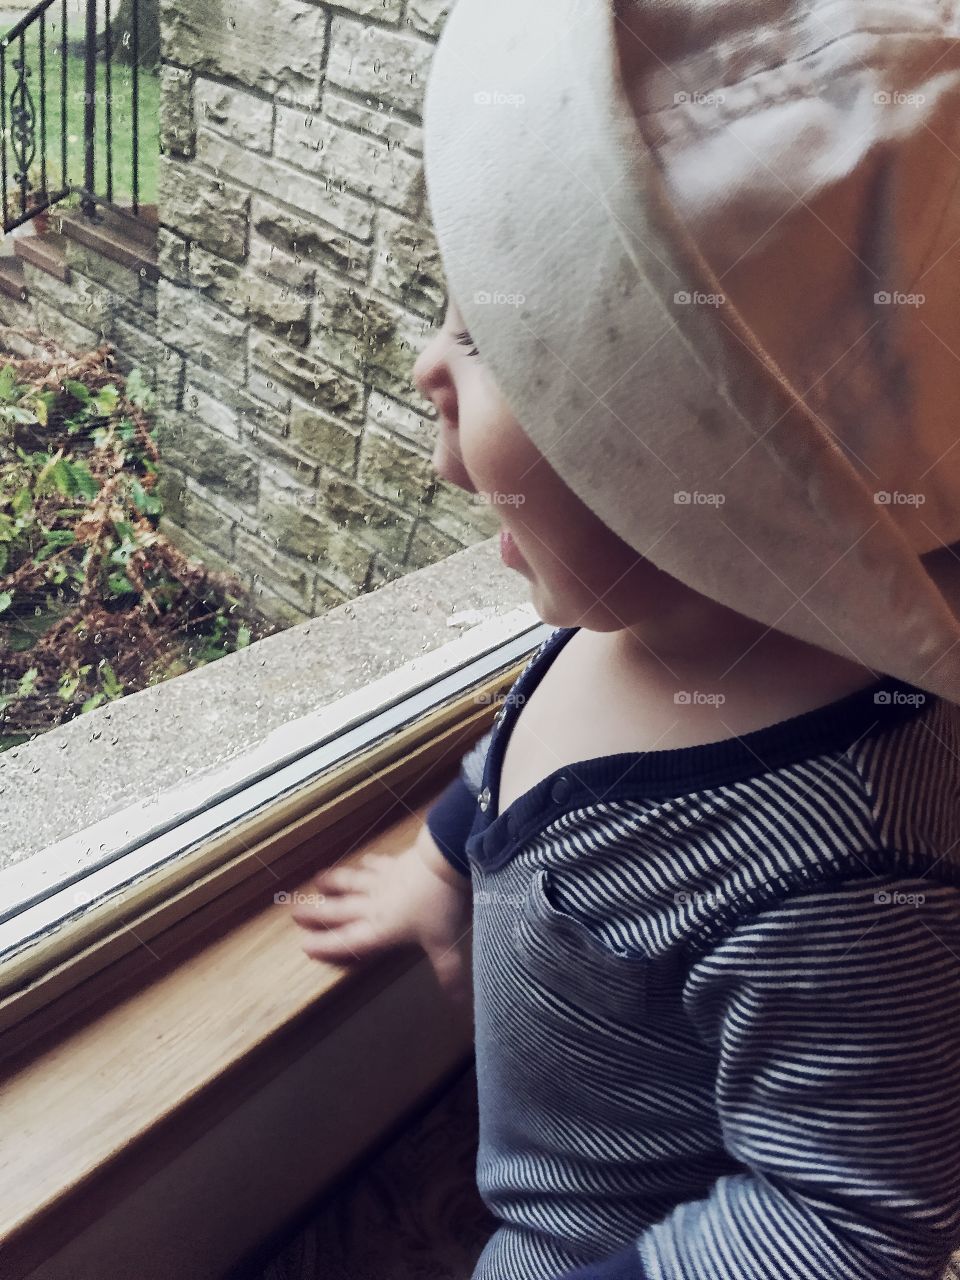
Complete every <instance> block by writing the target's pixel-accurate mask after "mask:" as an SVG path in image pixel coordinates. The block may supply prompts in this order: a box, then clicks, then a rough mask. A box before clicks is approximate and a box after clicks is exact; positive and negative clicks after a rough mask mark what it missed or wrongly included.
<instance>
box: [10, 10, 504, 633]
mask: <svg viewBox="0 0 960 1280" xmlns="http://www.w3.org/2000/svg"><path fill="white" fill-rule="evenodd" d="M160 3H161V37H162V39H161V44H162V61H161V68H160V77H161V107H160V121H159V126H160V145H161V151H162V154H161V155H160V157H159V174H158V191H157V210H158V216H159V233H158V235H159V239H158V245H157V256H158V263H159V269H160V278H159V279H158V280H157V281H152V280H150V279H147V278H144V277H143V276H142V275H140V274H138V273H137V272H136V271H135V270H133V269H131V268H125V267H123V266H120V265H118V263H116V262H112V261H110V260H109V259H107V258H106V257H104V256H103V255H102V254H100V253H99V252H98V251H97V250H95V249H92V248H89V247H86V246H83V245H79V244H77V243H75V242H67V243H66V252H67V258H66V260H67V262H68V263H69V266H70V270H71V273H72V275H71V280H70V282H69V283H63V282H61V281H60V280H58V279H56V278H54V277H53V276H51V275H49V274H47V273H45V272H44V271H42V270H40V269H39V268H37V267H35V266H33V265H32V264H30V263H25V264H24V272H25V283H26V284H27V286H28V291H29V301H28V302H27V303H20V302H17V301H13V300H11V299H9V298H0V325H2V326H4V327H3V329H2V339H0V345H5V346H7V347H8V348H10V349H13V350H19V351H30V350H33V349H34V347H33V344H32V342H31V340H30V337H29V334H30V331H31V329H33V328H36V329H37V330H39V331H40V333H41V334H42V335H43V336H44V337H45V338H46V339H47V340H53V341H54V342H56V343H57V344H58V345H60V346H62V347H63V348H65V349H67V350H72V351H82V350H88V349H90V348H91V347H94V346H96V345H97V344H98V343H99V342H101V341H102V340H104V339H109V340H110V341H112V342H113V343H114V344H115V345H116V347H117V350H118V363H119V365H120V367H121V368H122V369H123V370H124V371H128V370H129V368H130V367H132V366H133V365H139V366H141V367H142V368H143V370H144V374H145V376H146V377H147V378H148V380H150V381H151V384H152V385H153V386H154V388H155V389H156V391H157V396H158V403H157V421H158V433H157V435H158V441H159V444H160V446H161V450H162V457H163V480H162V485H161V490H160V492H161V496H162V497H163V500H164V505H165V517H164V523H163V526H162V527H163V528H164V530H165V532H167V533H168V535H169V536H170V537H171V538H172V539H173V540H174V541H175V542H177V543H178V544H179V545H181V546H182V547H183V548H184V549H185V550H186V551H188V552H189V553H191V554H196V555H198V556H200V557H201V558H202V559H203V560H204V561H205V562H206V563H208V564H210V565H211V566H213V567H222V568H228V569H230V570H231V571H233V572H235V573H237V574H239V575H240V576H241V578H243V579H244V580H245V581H246V582H247V585H248V586H250V587H251V589H252V590H253V591H254V592H255V593H256V595H257V597H258V599H259V603H260V606H261V608H262V609H263V610H264V612H266V613H267V614H269V615H271V616H273V617H274V618H276V619H277V620H278V621H280V622H282V623H295V622H299V621H302V620H304V619H306V618H308V617H313V616H316V615H317V614H319V613H322V612H323V611H324V610H325V609H326V608H329V607H331V606H333V605H336V604H340V603H342V602H343V601H345V600H348V599H353V598H354V597H356V596H357V595H359V594H361V593H363V592H365V591H369V590H372V589H374V588H375V587H377V586H379V585H381V584H382V583H384V582H387V581H390V580H391V579H394V578H398V577H401V576H403V575H404V574H406V573H409V572H411V571H413V570H414V569H418V568H422V567H423V566H425V565H428V564H432V563H434V562H435V561H437V560H440V559H443V558H445V557H447V556H449V555H452V554H453V553H455V552H456V551H459V550H462V549H463V548H465V547H468V546H472V545H474V544H475V543H477V542H479V541H482V540H483V539H485V538H488V537H490V536H491V535H492V534H494V533H495V532H496V530H497V528H498V521H497V519H496V515H495V513H494V512H493V511H492V509H491V508H490V507H489V506H488V505H484V504H482V503H479V502H478V501H476V500H475V499H473V498H472V497H471V495H468V494H465V493H464V492H463V491H462V490H460V489H458V488H455V487H454V486H451V485H448V484H446V483H445V482H443V481H440V480H438V479H437V478H436V476H435V474H434V472H433V469H432V467H431V465H430V455H431V453H432V450H433V442H434V437H435V431H436V428H435V413H434V410H433V408H432V406H431V405H430V404H429V403H428V402H426V401H424V400H423V399H422V398H421V397H420V396H419V394H418V393H417V392H416V390H415V389H414V387H413V384H412V369H413V363H414V360H415V359H416V356H417V355H418V353H419V352H420V350H421V349H422V347H423V346H424V345H425V343H426V342H427V341H428V340H429V337H430V333H431V330H432V329H433V327H434V326H435V325H437V324H439V323H440V322H441V320H442V316H443V307H444V303H445V283H444V280H443V278H442V271H441V264H440V259H439V255H438V252H437V247H436V243H435V240H434V237H433V234H432V230H431V228H430V226H429V216H428V212H427V205H426V192H425V189H424V183H423V166H422V152H421V133H422V130H421V118H420V111H421V106H422V99H423V93H424V89H425V86H426V80H427V76H428V71H429V66H430V60H431V57H432V54H433V49H434V45H435V42H436V38H437V36H438V34H439V31H440V29H441V27H442V23H443V21H444V18H445V16H446V12H447V9H448V7H449V6H448V4H444V3H442V2H441V0H342V2H341V3H338V4H335V5H334V4H320V3H312V2H311V0H271V3H270V4H267V3H256V2H255V0H216V2H214V0H195V2H194V3H190V4H185V3H183V0H160ZM148 136H149V133H148Z"/></svg>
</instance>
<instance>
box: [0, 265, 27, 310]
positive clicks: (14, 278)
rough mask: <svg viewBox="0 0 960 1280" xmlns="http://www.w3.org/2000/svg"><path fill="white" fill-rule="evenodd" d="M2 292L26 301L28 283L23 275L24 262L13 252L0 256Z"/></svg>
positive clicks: (0, 291) (0, 285) (0, 287)
mask: <svg viewBox="0 0 960 1280" xmlns="http://www.w3.org/2000/svg"><path fill="white" fill-rule="evenodd" d="M0 293H5V294H6V295H7V297H8V298H16V300H17V301H18V302H26V300H27V285H26V281H25V280H24V275H23V263H22V262H21V261H20V259H19V258H17V257H15V256H14V255H13V254H8V255H4V256H3V257H2V258H0Z"/></svg>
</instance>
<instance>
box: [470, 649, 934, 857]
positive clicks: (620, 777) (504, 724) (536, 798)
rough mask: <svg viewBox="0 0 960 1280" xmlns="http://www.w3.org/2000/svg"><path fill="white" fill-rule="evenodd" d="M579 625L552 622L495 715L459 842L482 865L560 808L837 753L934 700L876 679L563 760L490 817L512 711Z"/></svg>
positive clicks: (662, 792) (679, 789)
mask: <svg viewBox="0 0 960 1280" xmlns="http://www.w3.org/2000/svg"><path fill="white" fill-rule="evenodd" d="M579 630H580V628H579V627H560V628H558V629H557V630H556V631H555V632H554V633H553V635H552V636H550V637H549V638H548V639H547V640H545V641H544V643H543V644H542V645H541V646H540V649H539V650H538V651H537V652H536V653H535V654H534V655H533V657H532V658H531V659H530V661H529V662H528V664H527V667H526V668H525V669H524V671H523V672H522V673H521V675H520V676H519V677H518V679H517V680H516V681H515V682H514V684H513V687H512V689H511V690H510V696H509V697H508V698H507V700H506V701H505V703H504V706H503V708H502V710H501V712H500V714H499V715H498V717H497V721H498V722H497V723H495V725H494V732H493V738H492V740H491V743H490V749H489V751H488V752H487V759H486V763H485V765H484V771H483V790H482V791H481V793H480V799H479V802H478V805H477V815H476V817H475V819H474V823H473V827H472V828H471V832H470V836H469V838H468V840H467V852H468V855H469V856H471V857H473V858H474V859H475V860H476V861H477V862H479V863H481V864H482V865H483V866H485V867H489V868H491V869H493V868H495V867H497V866H501V865H502V864H503V863H504V862H506V861H507V860H508V859H509V857H510V855H511V853H512V852H513V849H514V848H515V847H516V846H517V845H518V844H519V843H521V842H522V841H523V840H526V839H528V838H529V837H530V836H532V835H534V834H536V832H537V831H538V830H542V829H543V827H545V826H548V825H549V824H550V823H551V822H552V821H554V819H555V818H557V817H559V816H560V815H561V814H562V813H564V812H565V811H567V810H571V809H579V808H586V807H588V806H590V805H595V804H597V803H599V802H602V801H604V800H606V799H617V800H629V799H666V798H668V797H670V796H679V795H684V794H686V793H687V792H690V791H700V790H704V789H705V788H708V787H716V786H722V785H724V784H729V783H732V782H737V781H740V780H743V779H746V778H752V777H756V776H757V775H759V774H763V773H767V772H769V771H770V770H772V769H776V768H778V767H780V766H783V765H787V764H793V763H796V762H797V761H800V760H805V759H807V758H810V757H815V756H819V755H823V754H825V753H830V752H842V751H844V750H846V749H847V748H848V747H850V746H852V744H853V743H855V742H856V741H857V740H858V739H859V738H861V737H863V736H865V735H867V734H869V733H870V732H872V731H873V730H874V729H876V730H878V731H885V730H886V729H888V728H891V727H892V726H893V725H895V724H899V723H901V722H902V721H904V720H908V719H911V718H912V717H913V716H916V715H919V714H921V713H922V712H923V711H925V710H926V709H927V708H928V707H929V706H930V705H931V703H933V702H935V701H936V699H935V698H934V697H933V695H931V694H928V693H926V692H925V691H924V690H922V689H918V688H917V687H916V686H914V685H911V684H908V683H906V682H905V681H903V680H898V679H897V678H896V677H894V676H883V677H881V678H880V679H879V680H876V681H874V683H873V684H870V685H867V686H866V688H864V689H858V690H856V691H855V692H854V693H850V694H847V695H846V696H845V697H843V698H840V699H838V700H837V701H835V702H830V703H827V704H826V705H825V706H822V707H816V708H815V709H814V710H812V711H805V712H803V713H802V714H801V715H797V716H791V717H790V718H789V719H786V720H781V721H779V722H778V723H776V724H772V725H767V726H766V727H764V728H762V729H755V730H754V731H753V732H751V733H745V734H743V735H742V736H741V737H739V738H724V739H722V740H721V741H719V742H707V743H703V744H701V745H700V746H694V747H677V748H672V749H668V750H664V751H640V752H638V751H626V752H618V753H617V754H615V755H609V756H595V757H592V758H591V759H588V760H580V761H577V762H576V763H575V764H569V765H564V766H563V767H562V768H560V769H556V770H554V771H553V772H552V773H550V774H548V775H547V776H546V777H545V778H544V779H543V780H542V781H540V782H538V783H537V785H536V786H535V787H532V788H531V789H530V790H529V791H525V792H524V793H523V795H520V796H518V797H517V798H516V800H514V802H513V803H512V804H510V805H508V806H507V809H506V811H505V812H504V813H498V809H499V790H500V775H501V770H502V768H503V757H504V754H505V751H506V745H507V740H508V739H509V737H510V733H511V730H512V729H513V725H514V723H515V722H516V719H517V716H518V715H519V714H520V709H521V708H522V707H523V705H524V703H525V702H526V700H527V699H529V697H530V695H531V694H532V693H533V691H534V689H535V688H536V687H537V685H538V684H539V683H540V681H541V680H542V679H543V677H544V675H545V674H546V672H547V670H548V669H549V667H550V664H551V663H552V662H553V660H554V658H555V657H556V656H557V654H558V653H559V652H560V650H561V649H562V648H563V646H564V645H565V644H566V643H567V641H568V640H570V639H571V638H572V637H573V636H574V635H575V634H576V633H577V631H579ZM878 695H879V696H878Z"/></svg>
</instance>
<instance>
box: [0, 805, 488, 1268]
mask: <svg viewBox="0 0 960 1280" xmlns="http://www.w3.org/2000/svg"><path fill="white" fill-rule="evenodd" d="M430 803H432V799H431V800H430V801H428V802H424V803H420V804H419V806H416V805H411V806H410V809H411V811H410V812H407V813H405V816H404V817H403V818H402V819H400V820H399V821H394V822H393V823H392V824H391V825H389V826H385V827H383V828H382V829H381V830H380V831H379V832H378V834H377V835H376V836H375V837H373V838H372V839H367V840H365V841H364V842H363V843H362V844H361V845H360V846H359V847H357V848H356V849H355V850H354V851H353V852H352V853H351V854H350V856H349V857H348V858H347V859H345V861H347V862H349V861H352V860H354V859H356V858H359V857H361V856H362V855H363V853H364V852H366V851H367V850H383V851H394V852H397V851H399V850H400V849H403V848H405V847H407V846H408V845H409V844H410V843H411V842H412V840H413V838H414V836H415V834H416V831H417V830H418V829H419V826H420V824H421V823H422V821H423V818H424V816H425V814H426V811H427V809H428V808H429V804H430ZM315 863H316V859H315ZM298 883H299V884H300V885H301V886H304V879H303V877H302V876H301V877H300V878H299V879H298ZM299 939H300V934H299V930H298V929H297V928H296V926H295V925H294V923H293V921H292V920H291V918H290V915H289V910H288V909H287V908H284V907H278V906H277V905H275V904H274V901H273V895H272V884H271V886H270V888H269V891H268V893H261V895H260V898H259V900H258V901H257V902H256V903H254V905H253V909H252V910H251V909H248V910H247V911H246V912H245V913H244V914H243V916H242V918H240V919H239V920H234V921H233V922H232V923H229V924H227V923H226V922H221V931H220V934H219V936H216V937H214V938H213V939H212V940H211V939H209V938H207V939H204V940H203V941H202V944H201V943H198V942H197V941H196V940H194V941H193V942H192V944H191V950H190V952H189V954H188V955H186V957H185V956H184V955H183V954H182V953H181V954H176V955H171V956H170V957H161V958H159V962H158V963H155V964H154V966H153V968H152V970H151V973H150V981H149V983H148V984H147V985H145V986H140V987H138V988H137V989H136V990H133V991H130V992H129V993H127V994H126V995H121V996H120V997H119V998H118V997H117V994H116V993H114V995H113V997H112V998H111V999H110V1000H109V1001H108V1002H107V1003H106V1007H102V1008H101V1007H98V1008H96V1009H93V1010H88V1011H87V1012H86V1013H85V1014H84V1015H83V1016H80V1017H78V1018H77V1019H76V1025H73V1026H70V1027H66V1028H64V1027H61V1028H59V1029H58V1031H57V1034H56V1035H55V1036H49V1037H47V1038H46V1039H47V1040H48V1041H49V1042H48V1043H44V1042H43V1041H42V1040H41V1041H40V1042H38V1043H35V1044H34V1045H32V1046H31V1049H30V1052H29V1054H28V1055H25V1056H24V1057H23V1058H22V1059H21V1060H17V1059H12V1060H10V1061H9V1062H8V1063H6V1064H5V1066H4V1068H3V1075H2V1076H0V1097H2V1108H3V1114H4V1117H5V1119H4V1121H3V1130H4V1134H5V1138H6V1141H5V1143H4V1144H3V1150H2V1152H0V1275H2V1276H3V1277H4V1280H21V1278H23V1280H26V1278H27V1277H29V1278H30V1280H59V1278H60V1277H63V1280H66V1277H68V1276H69V1277H70V1280H87V1277H89V1280H104V1277H111V1280H112V1278H113V1277H121V1276H124V1277H126V1276H134V1275H135V1276H137V1277H138V1280H152V1278H153V1277H155V1278H156V1280H168V1278H169V1280H173V1277H177V1280H201V1278H203V1277H209V1278H210V1280H214V1278H215V1277H217V1278H219V1277H222V1276H223V1275H224V1274H225V1272H226V1271H227V1270H228V1269H229V1267H230V1266H231V1265H233V1264H234V1263H235V1262H236V1261H237V1260H238V1259H239V1258H241V1257H243V1256H244V1255H245V1254H247V1253H248V1252H249V1251H250V1250H251V1249H252V1248H254V1247H255V1246H256V1244H257V1243H258V1241H260V1240H261V1239H263V1238H264V1237H265V1236H267V1235H269V1234H270V1233H271V1232H272V1231H275V1230H276V1229H277V1228H278V1227H280V1226H282V1225H283V1223H284V1222H287V1221H289V1220H290V1219H291V1218H292V1217H293V1216H294V1215H295V1214H296V1213H297V1212H299V1211H300V1210H302V1208H304V1207H305V1206H306V1205H308V1204H309V1203H310V1202H311V1201H312V1200H313V1199H314V1198H315V1197H316V1196H317V1195H318V1194H321V1193H322V1192H323V1191H324V1190H325V1189H328V1188H329V1187H331V1186H332V1185H333V1183H334V1182H335V1181H336V1180H337V1179H338V1178H339V1177H341V1176H342V1175H343V1173H344V1172H345V1171H346V1170H347V1169H349V1168H350V1167H351V1166H352V1165H353V1164H355V1162H356V1161H357V1160H358V1159H359V1158H361V1157H362V1156H363V1154H364V1153H365V1152H367V1151H369V1150H370V1148H371V1147H372V1146H373V1145H375V1144H376V1142H377V1141H378V1140H381V1139H382V1137H383V1135H384V1133H385V1132H387V1131H389V1130H390V1129H391V1128H393V1127H395V1126H396V1124H397V1122H398V1120H399V1119H401V1118H402V1117H403V1116H404V1115H406V1114H409V1113H410V1112H411V1111H413V1110H415V1109H416V1108H417V1107H418V1106H419V1105H422V1103H423V1101H424V1099H425V1098H427V1097H429V1095H430V1094H431V1093H432V1092H433V1091H434V1090H435V1089H436V1088H437V1087H439V1086H440V1085H441V1083H442V1082H443V1081H444V1080H445V1079H447V1078H449V1076H450V1074H451V1073H452V1072H455V1071H457V1070H459V1069H460V1068H462V1066H463V1064H464V1062H465V1061H466V1060H467V1059H468V1058H469V1055H470V1052H471V1041H472V1015H471V1013H470V1012H469V1010H465V1009H457V1008H455V1007H454V1006H452V1005H451V1004H450V1002H449V1001H448V1000H447V999H446V997H445V996H444V995H443V993H442V992H441V991H440V989H439V988H438V986H437V984H436V982H435V979H434V978H433V974H432V971H431V970H430V968H429V966H428V964H427V962H426V960H425V959H424V958H423V957H422V955H421V954H420V953H419V951H416V952H415V951H414V950H413V949H412V948H411V949H405V950H404V951H403V952H400V951H396V952H393V953H392V954H390V955H387V956H383V957H379V958H375V959H371V960H369V961H367V962H365V963H364V964H362V965H357V966H356V967H354V968H352V969H341V968H339V967H335V966H332V965H326V964H323V963H320V962H317V961H314V960H311V959H309V958H308V957H307V956H305V954H304V953H303V951H302V950H301V946H300V940H299ZM144 945H145V946H146V947H147V948H148V949H149V943H146V942H145V943H144Z"/></svg>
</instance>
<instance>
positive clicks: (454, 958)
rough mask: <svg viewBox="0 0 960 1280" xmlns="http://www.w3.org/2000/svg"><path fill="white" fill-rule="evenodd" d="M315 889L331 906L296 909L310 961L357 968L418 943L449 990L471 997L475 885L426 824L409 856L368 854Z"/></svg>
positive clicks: (323, 876) (317, 881)
mask: <svg viewBox="0 0 960 1280" xmlns="http://www.w3.org/2000/svg"><path fill="white" fill-rule="evenodd" d="M311 884H312V885H314V886H316V888H317V889H318V891H319V892H320V893H321V894H322V895H324V898H325V900H324V901H322V902H320V903H318V904H316V905H312V904H307V903H298V904H297V905H296V906H295V907H294V908H293V910H292V915H293V918H294V920H295V921H296V922H297V924H298V925H300V926H301V927H302V928H303V929H304V930H305V931H306V933H307V936H306V938H305V939H304V941H303V949H304V951H305V952H306V953H307V955H308V956H310V957H312V958H313V959H314V960H327V961H329V962H330V963H333V964H346V965H349V964H352V963H353V962H354V961H355V960H360V959H362V958H363V957H365V956H368V955H372V954H374V953H376V952H379V951H385V950H387V949H388V948H390V947H394V946H398V945H400V944H403V943H405V942H414V943H417V944H419V945H420V946H422V947H423V949H424V951H425V952H426V955H427V958H428V959H429V960H430V963H431V964H432V966H433V969H434V972H435V973H436V975H437V980H438V981H439V983H440V985H441V986H442V987H443V989H444V990H445V991H447V992H448V994H449V995H450V996H452V997H453V998H454V999H455V1000H457V1001H463V1000H466V999H469V997H470V995H471V952H470V943H471V932H472V918H473V917H472V906H473V904H472V898H471V885H470V881H469V880H468V879H467V878H466V877H464V876H461V875H460V874H459V873H458V872H457V871H456V870H455V869H454V868H453V867H452V866H451V865H450V864H449V863H448V862H447V860H446V859H445V858H444V857H443V855H442V854H441V852H440V850H439V849H438V848H437V846H436V843H435V842H434V840H433V837H432V836H431V835H430V832H429V829H428V828H427V825H426V823H424V825H423V827H422V828H421V831H420V834H419V835H418V837H417V839H416V841H415V842H414V844H412V845H411V846H410V848H409V849H406V850H404V852H403V853H398V854H388V853H367V854H365V855H364V856H363V857H362V858H361V859H360V860H359V862H357V863H355V864H351V865H350V866H343V867H333V868H331V869H330V870H328V871H322V872H320V873H319V874H318V875H317V876H315V877H314V878H313V880H312V881H311Z"/></svg>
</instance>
